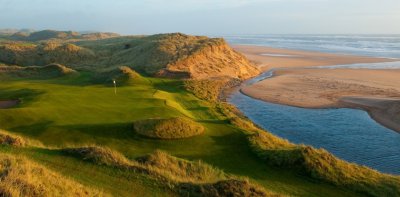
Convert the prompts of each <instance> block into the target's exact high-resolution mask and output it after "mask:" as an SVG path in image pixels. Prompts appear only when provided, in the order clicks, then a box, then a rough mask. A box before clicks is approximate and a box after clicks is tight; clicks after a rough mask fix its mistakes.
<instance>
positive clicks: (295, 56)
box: [232, 45, 395, 71]
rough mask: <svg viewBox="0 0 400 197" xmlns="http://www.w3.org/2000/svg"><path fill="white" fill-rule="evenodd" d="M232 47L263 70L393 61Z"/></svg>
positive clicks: (276, 49) (264, 48) (297, 51)
mask: <svg viewBox="0 0 400 197" xmlns="http://www.w3.org/2000/svg"><path fill="white" fill-rule="evenodd" d="M232 48H233V49H235V50H236V51H238V52H240V53H242V54H243V55H245V56H246V57H247V58H248V59H249V60H251V61H252V62H253V63H255V64H256V65H258V66H259V68H260V69H261V70H264V71H265V70H269V69H272V68H294V67H309V66H331V65H341V64H356V63H379V62H391V61H395V60H393V59H388V58H377V57H366V56H353V55H342V54H330V53H320V52H314V51H301V50H289V49H278V48H270V47H262V46H250V45H233V46H232Z"/></svg>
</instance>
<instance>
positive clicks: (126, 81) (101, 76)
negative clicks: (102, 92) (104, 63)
mask: <svg viewBox="0 0 400 197" xmlns="http://www.w3.org/2000/svg"><path fill="white" fill-rule="evenodd" d="M113 80H115V81H116V83H117V86H118V87H119V86H132V85H140V84H142V85H143V84H148V83H149V81H148V80H147V79H145V78H144V77H142V76H141V75H140V74H139V73H137V72H136V71H135V70H133V69H132V68H130V67H128V66H119V67H117V68H111V69H106V70H103V71H99V72H98V73H96V75H95V76H94V77H93V79H92V81H93V82H95V83H103V84H108V85H113Z"/></svg>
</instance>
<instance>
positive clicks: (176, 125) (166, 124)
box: [133, 117, 204, 139]
mask: <svg viewBox="0 0 400 197" xmlns="http://www.w3.org/2000/svg"><path fill="white" fill-rule="evenodd" d="M133 127H134V130H135V132H136V133H138V134H140V135H143V136H146V137H150V138H157V139H179V138H188V137H193V136H197V135H200V134H202V133H203V132H204V128H203V126H202V125H201V124H199V123H197V122H194V121H193V120H190V119H188V118H182V117H177V118H169V119H147V120H139V121H136V122H134V124H133Z"/></svg>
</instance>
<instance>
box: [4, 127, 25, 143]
mask: <svg viewBox="0 0 400 197" xmlns="http://www.w3.org/2000/svg"><path fill="white" fill-rule="evenodd" d="M0 144H2V145H10V146H25V145H26V142H25V140H24V139H23V138H22V137H19V136H16V135H12V134H9V133H7V132H5V131H3V130H0Z"/></svg>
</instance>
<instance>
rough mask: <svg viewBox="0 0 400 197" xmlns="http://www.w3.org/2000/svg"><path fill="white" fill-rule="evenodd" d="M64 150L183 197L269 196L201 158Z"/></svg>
mask: <svg viewBox="0 0 400 197" xmlns="http://www.w3.org/2000/svg"><path fill="white" fill-rule="evenodd" d="M62 151H63V152H65V153H67V154H70V155H73V156H76V157H78V158H81V159H83V160H86V161H89V162H92V163H95V164H98V165H107V166H112V167H118V168H121V169H125V170H132V171H135V172H141V173H143V174H145V175H147V176H150V177H153V179H155V180H156V181H158V182H161V183H163V184H164V185H165V186H167V187H170V188H171V189H172V190H174V191H176V192H178V193H179V194H181V195H183V196H187V195H189V196H227V195H228V196H243V195H244V196H268V194H272V193H270V192H266V190H265V189H263V188H262V187H260V186H258V185H255V184H252V183H250V182H249V181H247V180H241V179H235V177H234V176H231V175H227V174H225V173H224V172H223V171H221V170H219V169H217V168H214V167H212V166H210V165H208V164H205V163H203V162H201V161H194V162H190V161H187V160H183V159H179V158H176V157H173V156H170V155H168V154H167V153H165V152H162V151H155V152H154V153H152V154H149V155H147V156H144V157H140V158H138V159H136V160H132V161H130V160H128V159H126V158H125V157H124V156H123V155H122V154H120V153H118V152H116V151H113V150H111V149H108V148H102V147H83V148H70V149H63V150H62Z"/></svg>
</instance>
